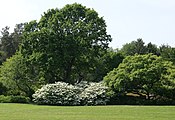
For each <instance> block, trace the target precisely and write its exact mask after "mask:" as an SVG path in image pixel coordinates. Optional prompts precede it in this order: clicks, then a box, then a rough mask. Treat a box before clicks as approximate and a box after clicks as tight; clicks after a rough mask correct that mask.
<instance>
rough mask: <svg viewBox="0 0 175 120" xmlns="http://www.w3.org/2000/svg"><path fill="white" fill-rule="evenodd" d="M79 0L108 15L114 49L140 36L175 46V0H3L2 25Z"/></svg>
mask: <svg viewBox="0 0 175 120" xmlns="http://www.w3.org/2000/svg"><path fill="white" fill-rule="evenodd" d="M75 2H76V3H80V4H82V5H84V6H86V7H87V8H93V9H94V10H95V11H97V12H98V13H99V16H100V17H103V18H104V20H105V21H106V25H107V32H108V34H110V35H111V36H112V38H113V40H112V42H111V43H110V44H109V46H110V47H112V48H114V49H115V48H121V47H122V46H123V45H124V44H126V43H129V42H131V41H133V40H137V39H138V38H142V39H143V41H144V42H145V44H147V43H149V42H151V43H153V44H156V45H157V46H160V45H163V44H166V45H167V44H168V45H170V46H172V47H175V0H0V29H2V28H4V27H5V26H10V28H11V29H13V28H14V26H15V24H17V23H24V22H30V21H31V20H39V19H40V17H41V15H42V14H43V13H44V12H46V11H47V10H48V9H52V8H62V7H64V6H65V5H66V4H72V3H75Z"/></svg>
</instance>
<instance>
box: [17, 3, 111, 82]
mask: <svg viewBox="0 0 175 120" xmlns="http://www.w3.org/2000/svg"><path fill="white" fill-rule="evenodd" d="M110 41H111V37H110V35H108V34H107V32H106V24H105V21H104V20H103V18H102V17H99V16H98V13H97V12H96V11H94V10H92V9H88V8H86V7H84V6H82V5H80V4H76V3H75V4H72V5H66V6H65V7H64V8H62V9H50V10H48V11H47V12H46V13H44V15H43V16H42V17H41V19H40V21H39V22H36V21H31V22H30V23H28V24H27V25H26V28H25V31H24V34H23V41H22V44H21V49H20V52H21V53H22V55H23V56H25V57H26V58H29V57H30V56H31V55H32V54H33V53H39V54H41V56H40V57H39V58H38V61H37V62H38V65H39V67H40V69H42V70H44V78H46V79H47V80H48V82H49V83H52V82H55V81H65V80H66V81H65V82H69V83H74V82H76V81H79V80H80V78H82V77H81V76H83V77H84V79H87V78H85V76H84V75H83V74H84V73H81V72H86V73H89V72H90V71H91V70H92V69H94V67H95V65H94V63H95V62H94V61H95V59H94V58H96V57H97V58H98V57H100V56H101V53H103V51H105V50H106V49H107V48H108V43H109V42H110ZM82 69H83V70H82ZM92 71H93V70H92Z"/></svg>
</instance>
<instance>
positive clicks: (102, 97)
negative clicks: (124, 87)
mask: <svg viewBox="0 0 175 120" xmlns="http://www.w3.org/2000/svg"><path fill="white" fill-rule="evenodd" d="M106 91H107V87H105V86H104V85H103V84H102V83H101V82H100V83H93V82H91V83H89V84H88V87H86V88H85V89H84V90H83V91H82V92H81V94H80V95H79V96H80V99H81V102H82V103H81V104H82V105H105V104H106V102H107V101H108V100H109V99H108V97H107V95H106Z"/></svg>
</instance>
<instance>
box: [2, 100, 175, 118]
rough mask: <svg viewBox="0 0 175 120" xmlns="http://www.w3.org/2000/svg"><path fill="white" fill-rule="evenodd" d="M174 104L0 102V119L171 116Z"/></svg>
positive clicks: (174, 116) (174, 112) (174, 107)
mask: <svg viewBox="0 0 175 120" xmlns="http://www.w3.org/2000/svg"><path fill="white" fill-rule="evenodd" d="M174 119H175V106H73V107H67V106H66V107H63V106H38V105H29V104H4V103H1V104H0V120H174Z"/></svg>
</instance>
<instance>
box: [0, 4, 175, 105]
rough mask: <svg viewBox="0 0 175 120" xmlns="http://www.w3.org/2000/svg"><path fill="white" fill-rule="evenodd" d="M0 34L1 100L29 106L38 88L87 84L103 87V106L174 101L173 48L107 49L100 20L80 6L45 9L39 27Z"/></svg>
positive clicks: (133, 46)
mask: <svg viewBox="0 0 175 120" xmlns="http://www.w3.org/2000/svg"><path fill="white" fill-rule="evenodd" d="M1 34H2V35H1V43H0V64H1V68H0V85H1V89H0V94H1V95H5V96H9V95H14V96H16V95H20V96H26V97H29V98H30V99H31V100H32V99H33V97H32V95H34V93H35V92H36V91H37V90H39V89H40V88H41V87H42V86H43V85H46V84H54V83H55V82H65V83H68V84H71V85H77V84H79V83H81V82H82V81H88V82H103V83H104V85H105V86H106V87H108V90H107V92H106V95H108V96H109V97H110V98H111V99H110V100H109V101H117V100H119V98H120V99H121V98H123V97H124V98H125V97H128V96H132V97H133V96H134V97H135V96H139V98H144V100H145V99H148V100H151V99H152V100H153V99H155V100H157V99H163V100H173V99H174V97H175V96H174V95H175V93H174V90H175V87H174V86H175V78H174V77H175V75H174V72H173V71H174V70H175V67H174V64H175V49H174V48H173V47H171V46H169V45H162V46H160V47H157V46H156V45H155V44H152V43H151V42H150V43H148V44H145V43H144V41H143V40H142V39H141V38H139V39H137V40H135V41H132V42H131V43H126V44H125V45H123V47H122V48H121V49H117V48H116V49H113V48H109V43H110V42H111V41H112V38H111V36H110V35H109V34H107V32H106V23H105V20H104V19H103V17H99V15H98V13H97V12H96V11H95V10H93V9H90V8H86V7H85V6H82V5H81V4H77V3H74V4H72V5H66V6H65V7H63V8H62V9H57V8H56V9H49V10H48V11H47V12H44V14H43V15H42V16H41V18H40V20H39V21H36V20H33V21H30V22H27V23H20V24H17V25H16V26H15V28H14V31H13V32H12V33H10V32H9V27H5V28H3V29H2V30H1ZM59 85H60V84H59ZM66 89H67V88H66ZM84 89H85V88H84ZM90 89H91V88H90ZM93 89H94V88H93ZM105 89H106V88H105ZM93 94H95V93H93ZM35 95H36V93H35ZM97 96H98V95H97ZM39 100H40V99H39ZM40 102H41V101H40ZM87 103H88V102H87ZM114 103H115V102H114Z"/></svg>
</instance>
